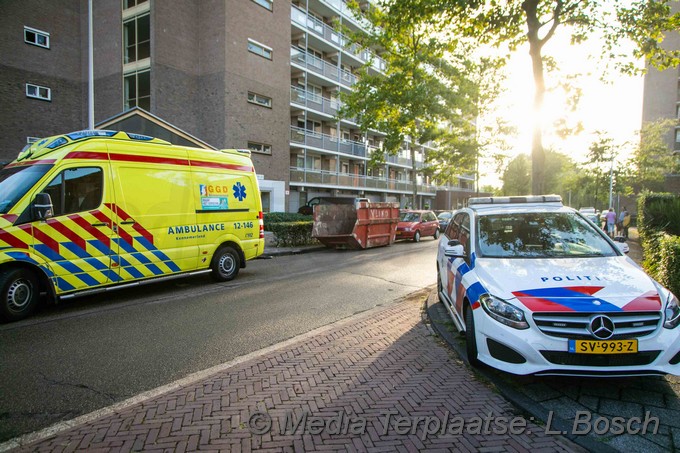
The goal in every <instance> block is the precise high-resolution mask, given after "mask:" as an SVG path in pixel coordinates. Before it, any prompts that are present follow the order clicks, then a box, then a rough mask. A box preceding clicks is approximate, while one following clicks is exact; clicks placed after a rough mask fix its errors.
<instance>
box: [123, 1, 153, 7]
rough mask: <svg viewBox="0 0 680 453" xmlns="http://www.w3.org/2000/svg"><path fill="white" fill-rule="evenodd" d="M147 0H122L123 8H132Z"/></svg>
mask: <svg viewBox="0 0 680 453" xmlns="http://www.w3.org/2000/svg"><path fill="white" fill-rule="evenodd" d="M148 1H149V0H123V9H129V8H134V7H135V6H139V5H141V4H142V3H146V2H148Z"/></svg>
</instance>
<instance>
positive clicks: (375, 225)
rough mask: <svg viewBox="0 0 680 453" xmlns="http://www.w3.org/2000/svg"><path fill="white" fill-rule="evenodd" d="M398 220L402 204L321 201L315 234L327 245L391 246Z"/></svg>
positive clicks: (358, 247)
mask: <svg viewBox="0 0 680 453" xmlns="http://www.w3.org/2000/svg"><path fill="white" fill-rule="evenodd" d="M397 223H399V203H370V202H358V203H356V204H351V205H350V204H319V205H316V206H314V226H313V228H312V237H314V238H316V239H317V240H318V241H319V242H321V243H322V244H324V245H325V246H326V247H331V248H348V249H365V248H370V247H379V246H382V245H391V244H392V243H394V238H395V236H396V231H397Z"/></svg>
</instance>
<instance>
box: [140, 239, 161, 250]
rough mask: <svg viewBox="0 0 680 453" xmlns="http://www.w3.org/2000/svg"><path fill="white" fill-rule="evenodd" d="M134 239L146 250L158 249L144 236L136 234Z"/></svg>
mask: <svg viewBox="0 0 680 453" xmlns="http://www.w3.org/2000/svg"><path fill="white" fill-rule="evenodd" d="M135 240H136V241H137V242H139V243H140V244H141V245H142V246H143V247H144V248H145V249H147V250H158V249H157V248H156V246H155V245H153V244H152V243H151V242H149V241H148V239H146V238H145V237H144V236H137V237H135Z"/></svg>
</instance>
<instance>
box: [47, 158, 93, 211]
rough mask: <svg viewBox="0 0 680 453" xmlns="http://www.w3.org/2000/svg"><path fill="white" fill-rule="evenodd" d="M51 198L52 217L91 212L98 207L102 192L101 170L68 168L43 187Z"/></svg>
mask: <svg viewBox="0 0 680 453" xmlns="http://www.w3.org/2000/svg"><path fill="white" fill-rule="evenodd" d="M43 192H46V193H48V194H49V195H50V198H52V206H53V214H54V216H55V217H56V216H59V215H64V214H72V213H74V212H82V211H91V210H93V209H96V208H98V207H99V205H100V204H101V202H102V193H103V192H104V178H103V173H102V169H101V168H97V167H81V168H69V169H67V170H64V171H62V172H61V173H59V174H58V175H57V176H56V178H54V179H53V180H52V181H51V182H50V183H49V184H48V185H47V187H45V189H44V190H43Z"/></svg>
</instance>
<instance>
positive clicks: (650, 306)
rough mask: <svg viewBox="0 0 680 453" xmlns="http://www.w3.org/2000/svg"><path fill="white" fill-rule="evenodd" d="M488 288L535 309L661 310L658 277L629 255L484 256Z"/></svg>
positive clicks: (478, 265) (479, 263) (482, 273)
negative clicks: (651, 276) (526, 257)
mask: <svg viewBox="0 0 680 453" xmlns="http://www.w3.org/2000/svg"><path fill="white" fill-rule="evenodd" d="M474 268H475V271H476V273H477V276H478V277H479V279H480V283H481V284H482V286H483V288H484V290H485V292H487V291H488V292H489V293H490V294H492V295H494V296H497V297H500V298H502V299H504V300H507V301H508V302H510V303H512V304H515V305H517V306H518V307H521V308H525V309H527V310H529V311H531V312H617V311H658V310H660V309H661V305H662V302H661V298H660V296H659V293H658V290H657V287H656V285H655V283H654V281H653V280H652V279H651V278H650V277H649V276H648V275H647V274H645V273H644V271H643V270H642V269H640V268H639V267H638V266H637V265H636V264H635V263H634V262H633V261H631V260H630V259H629V258H627V257H625V256H617V257H606V258H605V257H602V258H600V257H597V258H569V259H548V258H546V259H518V258H514V259H498V258H479V259H477V260H476V262H475V264H474Z"/></svg>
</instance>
